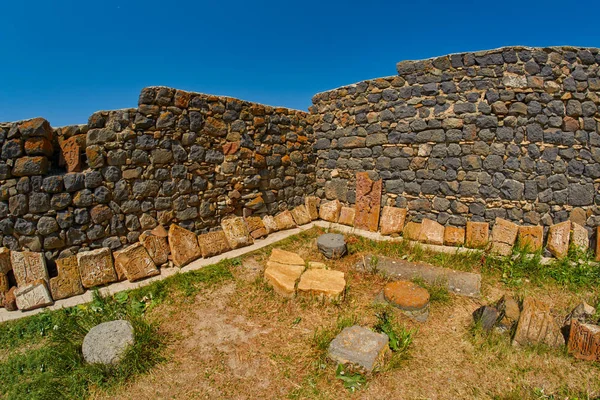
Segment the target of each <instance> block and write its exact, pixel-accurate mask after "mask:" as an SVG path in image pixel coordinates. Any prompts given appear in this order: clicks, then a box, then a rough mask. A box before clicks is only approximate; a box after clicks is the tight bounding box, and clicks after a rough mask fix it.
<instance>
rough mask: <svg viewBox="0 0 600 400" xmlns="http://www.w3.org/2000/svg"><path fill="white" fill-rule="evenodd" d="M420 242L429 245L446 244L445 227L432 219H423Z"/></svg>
mask: <svg viewBox="0 0 600 400" xmlns="http://www.w3.org/2000/svg"><path fill="white" fill-rule="evenodd" d="M419 241H420V242H423V243H428V244H437V245H442V244H444V226H443V225H441V224H439V223H438V222H436V221H433V220H431V219H427V218H425V219H423V222H421V230H420V232H419Z"/></svg>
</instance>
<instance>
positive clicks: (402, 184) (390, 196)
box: [310, 47, 600, 233]
mask: <svg viewBox="0 0 600 400" xmlns="http://www.w3.org/2000/svg"><path fill="white" fill-rule="evenodd" d="M599 64H600V52H599V50H598V49H583V48H570V47H569V48H567V47H561V48H540V49H531V48H523V47H512V48H502V49H497V50H492V51H485V52H478V53H462V54H454V55H449V56H443V57H438V58H434V59H428V60H424V61H404V62H400V63H398V65H397V70H398V75H397V76H391V77H387V78H380V79H374V80H369V81H364V82H360V83H357V84H354V85H350V86H345V87H341V88H339V89H335V90H332V91H328V92H324V93H320V94H317V95H316V96H314V98H313V106H312V107H311V109H310V111H311V113H312V114H313V115H314V116H315V117H317V118H318V119H317V120H316V121H315V146H314V149H315V152H316V154H317V156H318V161H317V186H318V190H317V194H318V195H319V196H320V197H322V198H327V199H334V198H337V199H339V200H341V201H343V202H348V203H351V204H353V203H354V202H355V175H356V172H359V171H369V173H370V174H371V175H372V178H379V177H380V178H382V179H383V183H384V185H383V193H384V196H383V199H382V203H383V204H382V205H386V204H387V205H396V206H398V207H407V208H408V214H409V219H411V220H415V221H417V222H418V221H420V220H422V219H423V218H429V219H433V220H436V221H438V222H439V223H441V224H443V225H456V226H463V225H465V224H466V222H467V220H473V221H487V222H491V223H493V221H494V219H495V218H496V217H501V218H505V219H509V220H512V221H514V222H517V223H519V224H522V225H538V224H541V225H544V226H548V225H551V224H553V223H557V222H560V221H564V220H566V219H569V218H572V219H573V220H576V222H578V223H580V224H582V225H585V226H586V227H587V228H588V231H589V233H591V232H592V228H593V227H595V226H598V225H600V208H599V207H598V205H599V204H600V195H598V186H599V184H600V179H599V178H600V164H599V162H600V135H599V131H600V125H599V120H600V112H599V109H598V105H599V104H600V97H599V94H600V70H599Z"/></svg>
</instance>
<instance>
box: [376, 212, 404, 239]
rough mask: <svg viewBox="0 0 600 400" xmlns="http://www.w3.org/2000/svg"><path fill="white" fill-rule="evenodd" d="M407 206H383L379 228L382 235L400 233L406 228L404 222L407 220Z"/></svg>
mask: <svg viewBox="0 0 600 400" xmlns="http://www.w3.org/2000/svg"><path fill="white" fill-rule="evenodd" d="M406 213H407V210H406V208H397V207H389V206H385V207H383V211H382V213H381V220H380V221H379V225H380V226H379V230H380V231H381V234H382V235H391V234H393V233H400V232H402V230H403V229H404V222H405V221H406Z"/></svg>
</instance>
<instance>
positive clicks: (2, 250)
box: [0, 247, 12, 274]
mask: <svg viewBox="0 0 600 400" xmlns="http://www.w3.org/2000/svg"><path fill="white" fill-rule="evenodd" d="M9 271H12V264H11V262H10V249H7V248H6V247H0V273H2V274H8V272H9Z"/></svg>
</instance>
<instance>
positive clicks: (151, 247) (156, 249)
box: [139, 225, 171, 266]
mask: <svg viewBox="0 0 600 400" xmlns="http://www.w3.org/2000/svg"><path fill="white" fill-rule="evenodd" d="M159 227H161V228H162V230H163V231H164V228H163V227H162V226H161V225H159ZM157 228H158V227H157ZM164 235H165V236H162V234H161V235H160V236H159V235H156V234H154V229H153V230H152V231H145V232H143V233H142V234H141V235H140V238H139V240H140V243H141V244H142V246H144V247H145V248H146V251H147V252H148V254H149V255H150V257H152V261H154V264H156V265H158V266H160V265H163V264H165V263H166V262H167V261H169V254H170V253H171V250H170V249H169V243H168V242H167V235H168V233H167V232H166V231H164Z"/></svg>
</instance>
